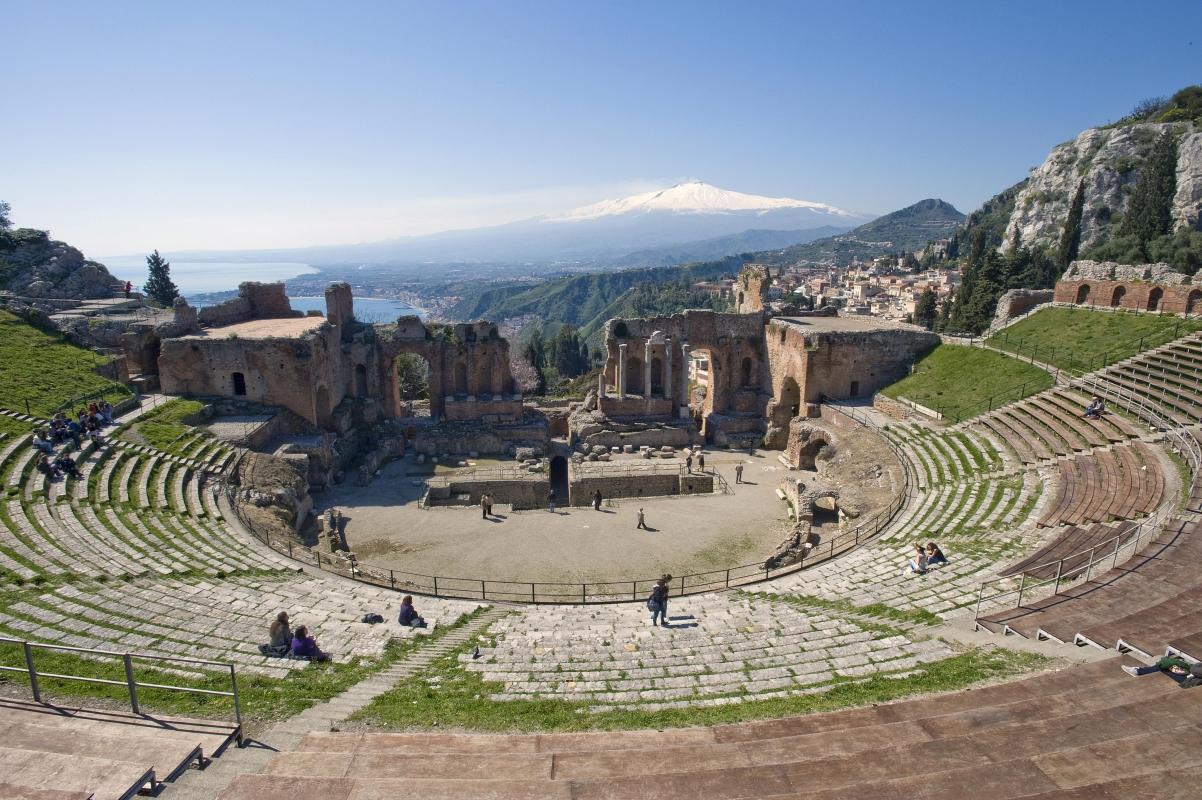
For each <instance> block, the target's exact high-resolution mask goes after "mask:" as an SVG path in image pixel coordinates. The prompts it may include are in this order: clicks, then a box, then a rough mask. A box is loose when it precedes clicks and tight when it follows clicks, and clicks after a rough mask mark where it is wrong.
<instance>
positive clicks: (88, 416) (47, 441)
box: [33, 400, 113, 456]
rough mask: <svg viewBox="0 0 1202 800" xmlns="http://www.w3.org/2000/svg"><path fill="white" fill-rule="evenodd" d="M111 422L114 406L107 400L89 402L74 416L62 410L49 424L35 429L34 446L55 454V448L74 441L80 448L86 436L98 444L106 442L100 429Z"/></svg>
mask: <svg viewBox="0 0 1202 800" xmlns="http://www.w3.org/2000/svg"><path fill="white" fill-rule="evenodd" d="M111 424H113V406H112V404H111V403H109V402H108V401H107V400H105V401H104V402H101V403H90V404H88V407H87V408H81V409H79V411H78V412H77V413H76V415H75V416H74V417H68V416H67V415H66V414H64V413H63V412H61V411H60V412H58V413H57V414H55V415H54V419H52V420H50V425H49V426H47V427H44V428H38V429H37V430H36V431H34V434H33V446H34V447H36V448H37V449H39V450H41V451H42V454H43V455H47V456H49V455H53V454H54V448H55V447H57V446H58V445H60V444H66V443H67V442H72V443H73V444H74V445H75V447H77V448H78V447H80V446H81V445H83V440H84V439H85V438H86V439H91V440H92V441H93V442H95V443H96V444H104V437H103V436H102V435H101V432H100V431H101V429H102V428H103V427H104V426H105V425H111Z"/></svg>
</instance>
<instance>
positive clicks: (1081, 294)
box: [1077, 283, 1089, 306]
mask: <svg viewBox="0 0 1202 800" xmlns="http://www.w3.org/2000/svg"><path fill="white" fill-rule="evenodd" d="M1088 299H1089V284H1088V283H1083V284H1081V285H1080V286H1079V287H1077V305H1079V306H1083V305H1085V301H1086V300H1088Z"/></svg>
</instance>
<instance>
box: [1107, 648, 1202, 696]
mask: <svg viewBox="0 0 1202 800" xmlns="http://www.w3.org/2000/svg"><path fill="white" fill-rule="evenodd" d="M1123 672H1125V673H1127V674H1128V675H1131V676H1132V677H1138V676H1140V675H1151V674H1152V673H1153V672H1163V673H1164V674H1166V675H1168V676H1169V677H1170V678H1172V679H1173V680H1175V681H1177V683H1179V684H1181V688H1182V689H1189V688H1190V687H1193V686H1198V685H1200V684H1202V664H1191V663H1190V662H1188V661H1186V660H1185V659H1184V658H1178V657H1176V656H1165V657H1164V658H1162V659H1160V660H1159V661H1157V662H1156V663H1155V664H1152V665H1150V666H1147V667H1132V666H1129V665H1126V664H1125V665H1123Z"/></svg>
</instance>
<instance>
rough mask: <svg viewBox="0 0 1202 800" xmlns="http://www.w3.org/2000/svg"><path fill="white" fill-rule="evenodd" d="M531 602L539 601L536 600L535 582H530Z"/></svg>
mask: <svg viewBox="0 0 1202 800" xmlns="http://www.w3.org/2000/svg"><path fill="white" fill-rule="evenodd" d="M530 602H531V603H537V602H538V601H537V600H535V599H534V581H530Z"/></svg>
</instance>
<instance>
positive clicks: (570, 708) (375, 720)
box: [350, 642, 1049, 732]
mask: <svg viewBox="0 0 1202 800" xmlns="http://www.w3.org/2000/svg"><path fill="white" fill-rule="evenodd" d="M471 646H472V642H468V643H467V644H466V645H465V646H464V647H463V648H459V649H457V650H456V651H453V652H450V653H448V654H446V655H445V656H443V657H441V658H439V659H437V660H435V661H434V662H432V663H431V664H430V666H429V667H428V668H427V669H426V670H424V671H423V672H421V673H419V674H417V675H415V676H414V677H413V678H411V679H409V680H408V681H406V682H405V683H402V684H400V685H398V686H397V687H396V688H394V689H392V690H391V691H389V692H386V693H385V694H383V695H381V696H379V697H377V698H376V699H375V700H374V701H373V702H372V703H371V704H369V705H368V706H366V707H365V708H363V709H362V710H360V711H358V712H357V713H355V714H354V715H352V716H351V718H350V719H351V721H352V722H357V723H361V724H362V725H363V726H364V727H368V728H388V729H417V730H431V729H438V730H444V731H445V730H448V729H451V730H455V729H464V730H472V731H487V732H509V731H512V732H518V731H548V732H553V731H584V730H633V729H640V728H675V727H687V726H696V725H723V724H729V723H734V722H746V721H749V720H757V719H773V718H778V717H785V716H795V715H798V714H811V713H817V712H822V711H836V710H839V709H843V708H851V707H854V706H864V705H869V704H872V703H886V702H890V701H892V700H900V699H902V698H906V697H911V696H914V695H918V694H928V693H934V692H947V691H952V690H956V689H963V688H965V687H968V686H972V685H974V684H979V683H982V682H986V681H988V682H994V681H997V680H998V679H1001V678H1008V677H1013V676H1016V675H1018V674H1021V673H1023V672H1027V671H1030V670H1032V669H1036V668H1040V667H1044V666H1046V665H1047V664H1048V663H1049V659H1047V658H1046V657H1044V656H1042V655H1038V654H1034V653H1020V652H1015V651H1011V650H1006V649H1003V648H988V649H981V650H973V651H971V652H967V653H962V654H959V655H956V656H952V657H950V658H946V659H943V660H940V661H935V662H931V663H929V664H924V665H922V666H921V667H919V668H917V669H916V670H912V671H910V674H909V675H906V676H904V677H888V676H882V675H878V676H874V677H872V678H868V679H850V678H842V679H836V680H835V681H832V682H831V683H829V684H827V685H826V687H825V691H821V692H820V693H817V694H809V695H800V696H795V697H784V698H771V699H764V700H755V699H746V700H744V701H743V702H739V703H731V704H729V705H718V706H692V707H684V708H669V709H661V710H642V709H638V708H634V709H629V710H612V711H603V712H591V711H590V710H589V706H590V703H587V702H583V701H572V700H557V699H534V700H492V699H490V695H492V694H494V693H496V692H499V691H500V690H501V688H502V687H501V684H498V683H489V682H486V681H484V680H483V679H482V678H481V677H480V675H479V674H478V673H475V672H469V671H467V670H465V669H463V667H462V666H461V665H460V664H459V661H458V658H459V655H460V653H466V652H468V651H469V650H470V648H471ZM819 688H822V687H819Z"/></svg>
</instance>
